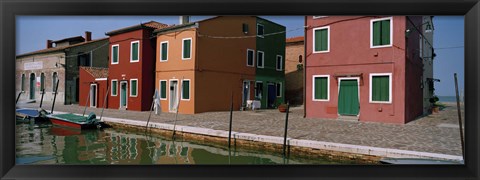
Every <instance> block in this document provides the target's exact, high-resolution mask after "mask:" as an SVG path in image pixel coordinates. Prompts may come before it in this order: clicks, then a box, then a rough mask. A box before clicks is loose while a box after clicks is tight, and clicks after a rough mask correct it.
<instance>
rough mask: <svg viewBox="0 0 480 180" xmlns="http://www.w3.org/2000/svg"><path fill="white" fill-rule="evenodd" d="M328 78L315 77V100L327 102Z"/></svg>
mask: <svg viewBox="0 0 480 180" xmlns="http://www.w3.org/2000/svg"><path fill="white" fill-rule="evenodd" d="M327 85H328V81H327V77H315V99H322V100H326V99H327V98H328V96H327V95H328V88H327Z"/></svg>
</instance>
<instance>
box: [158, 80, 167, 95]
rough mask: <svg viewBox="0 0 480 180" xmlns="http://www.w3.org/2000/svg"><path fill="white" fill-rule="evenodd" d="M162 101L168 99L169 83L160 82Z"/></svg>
mask: <svg viewBox="0 0 480 180" xmlns="http://www.w3.org/2000/svg"><path fill="white" fill-rule="evenodd" d="M160 99H167V81H166V80H160Z"/></svg>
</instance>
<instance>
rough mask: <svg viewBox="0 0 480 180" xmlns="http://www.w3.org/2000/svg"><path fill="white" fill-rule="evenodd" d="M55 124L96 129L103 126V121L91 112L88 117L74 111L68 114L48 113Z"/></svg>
mask: <svg viewBox="0 0 480 180" xmlns="http://www.w3.org/2000/svg"><path fill="white" fill-rule="evenodd" d="M47 117H48V118H49V119H50V121H51V122H52V124H53V125H58V126H66V127H71V128H77V129H94V128H98V129H100V128H102V125H103V123H102V122H100V120H99V119H97V118H96V115H95V114H94V113H90V114H89V115H88V116H87V117H85V116H81V115H76V114H72V113H68V114H50V115H47Z"/></svg>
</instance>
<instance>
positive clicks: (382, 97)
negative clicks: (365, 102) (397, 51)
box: [370, 73, 392, 103]
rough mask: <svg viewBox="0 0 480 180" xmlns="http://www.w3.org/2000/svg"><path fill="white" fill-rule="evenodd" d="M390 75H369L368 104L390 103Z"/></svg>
mask: <svg viewBox="0 0 480 180" xmlns="http://www.w3.org/2000/svg"><path fill="white" fill-rule="evenodd" d="M391 93H392V74H391V73H384V74H370V102H371V103H391V97H392V94H391Z"/></svg>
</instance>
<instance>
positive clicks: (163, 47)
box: [160, 41, 168, 61]
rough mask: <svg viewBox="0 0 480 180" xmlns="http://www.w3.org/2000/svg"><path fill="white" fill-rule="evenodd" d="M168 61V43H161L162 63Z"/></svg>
mask: <svg viewBox="0 0 480 180" xmlns="http://www.w3.org/2000/svg"><path fill="white" fill-rule="evenodd" d="M167 60H168V41H163V42H161V43H160V61H167Z"/></svg>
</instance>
